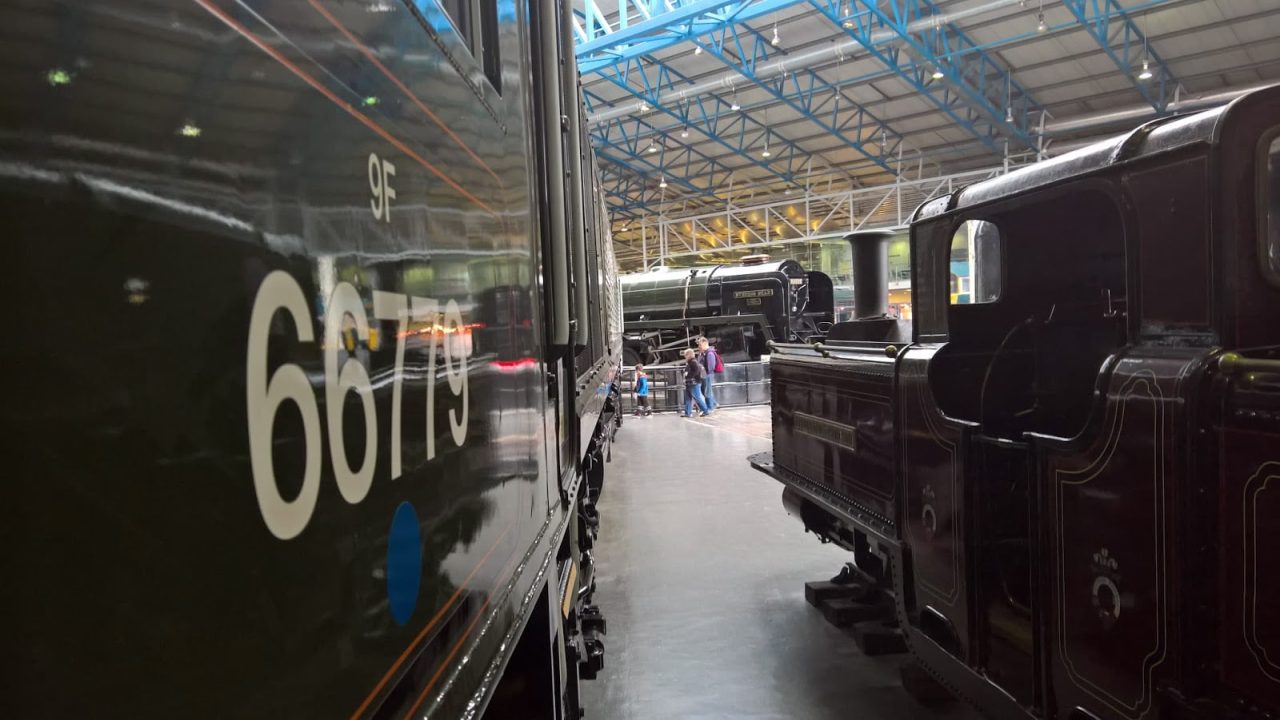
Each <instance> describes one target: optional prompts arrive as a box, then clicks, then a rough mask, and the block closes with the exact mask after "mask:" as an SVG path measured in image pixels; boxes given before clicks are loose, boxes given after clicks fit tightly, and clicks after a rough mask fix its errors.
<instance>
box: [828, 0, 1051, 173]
mask: <svg viewBox="0 0 1280 720" xmlns="http://www.w3.org/2000/svg"><path fill="white" fill-rule="evenodd" d="M810 4H811V5H813V6H814V7H815V8H817V9H818V10H819V11H820V12H821V13H822V14H823V15H824V16H826V17H827V18H828V19H829V20H830V21H831V22H832V23H834V24H835V25H836V26H837V27H841V28H843V29H844V31H845V33H846V34H847V35H848V36H849V37H851V38H853V39H855V40H857V41H858V42H859V43H861V44H862V46H863V47H865V48H866V49H867V50H868V51H869V52H870V53H871V54H872V55H873V56H874V57H875V58H876V59H878V60H879V61H880V62H881V63H883V64H884V65H885V66H886V67H889V68H891V69H893V70H895V71H896V72H897V73H898V75H899V77H901V78H902V79H903V80H904V81H906V82H907V84H908V85H910V86H911V87H912V88H913V89H914V90H915V91H916V92H918V93H919V94H920V95H922V96H923V97H926V98H928V99H929V100H930V101H931V102H932V103H933V104H934V105H935V106H936V107H937V108H938V109H939V110H941V111H942V112H943V113H944V114H946V115H947V117H949V118H951V119H952V120H953V121H954V122H955V123H956V124H958V125H959V126H960V127H962V128H964V129H965V130H966V131H967V132H968V133H969V134H971V135H973V136H974V137H975V138H977V139H978V140H980V141H981V142H982V143H983V144H984V145H986V146H987V147H988V148H990V149H991V150H993V151H995V152H1002V151H1003V147H1002V144H1003V143H1002V139H1003V138H1004V137H1008V138H1010V139H1011V140H1013V141H1014V142H1015V143H1017V144H1018V145H1021V146H1024V147H1026V148H1029V149H1032V150H1036V149H1038V147H1039V141H1038V137H1037V134H1036V132H1035V130H1034V127H1035V125H1036V123H1038V122H1039V120H1040V113H1042V112H1043V107H1041V105H1040V104H1039V103H1038V102H1036V100H1035V99H1034V98H1033V97H1032V96H1031V94H1030V92H1028V91H1027V90H1026V88H1024V87H1023V86H1022V85H1021V84H1020V83H1019V82H1018V81H1016V80H1014V79H1013V75H1012V73H1011V72H1010V71H1009V70H1008V68H1006V67H1004V65H1003V64H1002V63H1000V62H997V61H996V60H995V58H993V57H991V55H990V54H988V53H986V52H984V51H983V50H982V49H981V48H980V47H979V46H978V45H977V43H975V42H974V41H973V40H971V39H970V38H969V37H968V36H967V35H966V34H965V33H964V32H963V31H961V30H960V28H958V27H957V26H956V25H955V24H954V23H936V24H932V25H928V26H927V27H925V28H924V29H916V30H914V31H913V30H912V29H911V25H912V24H913V23H916V22H917V21H921V20H924V21H927V20H928V19H929V18H930V17H932V16H934V15H937V14H938V13H939V10H938V8H937V6H936V5H935V4H934V3H933V2H932V1H931V0H888V1H886V0H853V2H852V3H851V9H852V13H851V14H846V13H844V12H843V10H842V9H841V5H842V3H841V2H840V0H810ZM886 30H887V31H891V32H892V33H893V34H894V35H895V36H896V37H897V39H898V40H900V41H901V42H900V44H899V45H893V46H888V47H884V46H882V45H881V44H880V43H877V42H876V40H875V39H874V37H873V35H874V34H876V33H877V32H880V31H886ZM904 48H906V49H909V50H910V52H905V51H904ZM961 58H963V61H961ZM935 70H938V71H941V73H942V74H943V77H942V78H941V79H939V80H934V79H933V74H934V71H935Z"/></svg>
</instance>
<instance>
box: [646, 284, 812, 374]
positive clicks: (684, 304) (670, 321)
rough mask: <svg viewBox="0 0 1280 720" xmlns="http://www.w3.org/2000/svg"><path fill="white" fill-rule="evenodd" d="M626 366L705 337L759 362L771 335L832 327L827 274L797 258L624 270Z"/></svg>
mask: <svg viewBox="0 0 1280 720" xmlns="http://www.w3.org/2000/svg"><path fill="white" fill-rule="evenodd" d="M622 298H623V301H622V307H623V313H624V315H623V317H624V319H625V321H626V324H625V326H624V336H623V337H624V340H623V344H624V352H625V353H626V357H627V361H628V363H629V364H632V365H633V364H635V363H637V362H667V361H670V360H674V359H676V357H677V355H678V354H679V352H680V351H682V350H683V349H685V348H687V347H690V346H691V345H692V339H693V338H695V337H697V336H698V335H706V336H707V337H709V338H711V339H712V342H713V343H714V344H715V345H716V347H717V349H719V350H720V352H721V353H723V354H724V356H725V358H726V359H728V360H745V359H752V360H758V359H759V358H760V356H761V355H762V354H765V353H767V352H768V344H769V343H770V342H772V341H779V342H796V341H804V340H808V339H809V338H811V337H813V336H815V335H821V334H823V333H825V332H826V330H827V328H829V327H830V326H831V320H832V310H833V295H832V287H831V278H830V277H828V276H827V275H826V274H825V273H821V272H817V271H808V272H806V271H805V270H804V268H803V267H801V266H800V263H798V262H796V261H794V260H781V261H774V262H769V261H767V260H762V261H760V262H751V261H748V262H745V263H743V264H741V265H714V266H704V267H690V268H655V269H652V270H648V271H645V272H639V273H632V274H629V275H624V276H622Z"/></svg>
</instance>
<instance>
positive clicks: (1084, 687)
mask: <svg viewBox="0 0 1280 720" xmlns="http://www.w3.org/2000/svg"><path fill="white" fill-rule="evenodd" d="M1206 358H1207V353H1206V352H1205V351H1203V350H1177V351H1162V350H1159V349H1148V350H1137V351H1132V352H1130V353H1128V354H1127V355H1126V356H1125V357H1123V358H1122V359H1121V360H1120V361H1119V362H1118V363H1117V364H1116V366H1115V368H1114V370H1113V371H1112V375H1111V378H1110V381H1109V387H1108V389H1107V393H1106V400H1105V404H1104V411H1103V412H1102V413H1101V414H1095V416H1094V417H1093V418H1092V420H1091V422H1090V424H1089V427H1088V429H1087V430H1086V431H1085V433H1084V435H1083V436H1082V438H1081V439H1080V440H1079V441H1077V442H1065V441H1061V440H1053V439H1049V438H1040V439H1039V440H1038V444H1037V451H1038V452H1037V454H1038V456H1039V475H1040V483H1041V484H1042V486H1043V487H1044V488H1045V491H1044V493H1043V496H1042V497H1043V502H1042V506H1041V517H1042V518H1043V523H1044V528H1045V532H1044V535H1045V537H1046V540H1047V541H1046V544H1045V546H1044V550H1045V557H1044V560H1043V562H1045V564H1046V572H1045V584H1044V588H1045V595H1046V600H1047V603H1046V606H1047V613H1048V620H1049V629H1050V633H1049V638H1048V640H1047V647H1048V649H1049V655H1050V660H1049V662H1050V668H1051V673H1052V681H1053V686H1054V695H1055V699H1056V702H1057V705H1058V709H1059V712H1062V713H1067V712H1069V711H1070V710H1071V708H1074V707H1077V706H1079V707H1086V708H1090V709H1091V711H1093V712H1095V713H1097V714H1099V717H1102V718H1131V719H1136V718H1144V717H1154V716H1155V713H1156V712H1157V708H1156V702H1157V691H1158V688H1159V687H1160V686H1162V685H1164V684H1166V683H1167V682H1168V681H1169V680H1170V679H1172V678H1174V677H1176V674H1175V673H1176V671H1177V668H1178V664H1179V658H1180V644H1179V642H1178V638H1177V633H1176V627H1177V613H1178V612H1179V610H1180V602H1179V600H1178V599H1177V597H1176V595H1175V593H1176V592H1177V588H1178V575H1179V573H1178V562H1177V561H1178V553H1177V551H1176V549H1175V548H1176V545H1177V543H1178V541H1179V537H1178V535H1177V533H1176V531H1175V528H1176V527H1177V526H1178V523H1179V518H1180V513H1179V512H1178V506H1179V502H1180V498H1181V496H1182V494H1183V493H1184V492H1185V488H1186V484H1187V482H1188V477H1187V473H1186V464H1185V462H1183V457H1184V456H1183V455H1181V453H1179V452H1178V451H1177V448H1178V443H1179V439H1180V438H1183V437H1185V436H1184V434H1183V428H1185V427H1186V426H1187V424H1188V422H1189V419H1188V417H1187V414H1186V408H1187V406H1188V396H1189V394H1190V392H1191V388H1194V387H1195V385H1196V377H1197V373H1198V370H1197V367H1198V366H1200V365H1202V364H1203V362H1204V361H1205V359H1206Z"/></svg>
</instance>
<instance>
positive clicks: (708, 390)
mask: <svg viewBox="0 0 1280 720" xmlns="http://www.w3.org/2000/svg"><path fill="white" fill-rule="evenodd" d="M698 360H699V361H700V362H701V363H702V369H703V370H706V377H704V378H702V399H703V400H705V401H706V403H707V412H711V411H713V410H715V409H716V408H717V407H718V406H719V405H720V403H718V402H716V396H715V393H714V392H712V387H711V386H712V385H713V384H714V379H715V376H716V373H718V372H723V371H724V361H722V360H721V359H720V352H719V351H718V350H716V349H715V348H713V347H711V343H710V342H709V341H708V340H707V338H706V337H705V336H701V337H699V338H698Z"/></svg>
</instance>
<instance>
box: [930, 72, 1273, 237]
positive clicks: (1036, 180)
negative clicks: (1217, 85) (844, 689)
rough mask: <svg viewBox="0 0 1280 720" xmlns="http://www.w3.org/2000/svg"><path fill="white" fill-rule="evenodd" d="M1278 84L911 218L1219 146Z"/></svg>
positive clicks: (939, 201) (933, 203) (992, 182)
mask: <svg viewBox="0 0 1280 720" xmlns="http://www.w3.org/2000/svg"><path fill="white" fill-rule="evenodd" d="M1277 96H1280V85H1273V86H1271V87H1269V88H1265V89H1263V90H1259V91H1256V92H1252V93H1249V94H1247V95H1242V96H1240V97H1238V98H1236V99H1235V100H1233V101H1232V102H1230V103H1227V104H1225V105H1221V106H1219V107H1216V108H1211V109H1209V110H1202V111H1199V112H1194V113H1188V114H1175V115H1168V116H1165V117H1162V118H1157V119H1155V120H1151V121H1150V122H1147V123H1144V124H1142V125H1139V126H1138V127H1136V128H1134V129H1133V130H1131V131H1130V132H1128V133H1126V134H1123V135H1118V136H1116V137H1112V138H1109V139H1107V140H1102V141H1100V142H1097V143H1094V144H1093V145H1088V146H1086V147H1083V148H1080V149H1078V150H1074V151H1072V152H1069V153H1066V154H1065V155H1061V156H1059V157H1056V158H1052V159H1049V160H1045V161H1043V162H1038V163H1036V164H1034V165H1030V166H1028V167H1025V168H1021V169H1018V170H1014V171H1012V172H1009V173H1006V174H1004V175H1001V176H999V177H995V178H991V179H989V180H983V181H982V182H978V183H974V184H972V185H967V186H965V187H962V188H961V189H959V190H957V191H955V192H953V193H951V194H949V195H944V196H942V197H938V198H935V199H933V200H930V201H928V202H925V203H923V204H922V205H920V207H918V208H916V210H915V212H914V213H913V214H912V216H911V222H912V223H915V222H917V221H920V220H925V219H928V218H930V217H935V216H938V215H942V214H944V213H947V212H951V211H954V210H960V209H963V208H968V207H974V206H977V205H981V204H983V203H986V202H991V201H994V200H998V199H1000V198H1003V197H1007V196H1009V195H1015V194H1019V193H1024V192H1028V191H1031V190H1036V189H1040V188H1044V187H1047V186H1050V185H1054V184H1057V183H1062V182H1066V181H1068V180H1072V179H1076V178H1080V177H1083V176H1086V175H1089V174H1091V173H1094V172H1097V171H1100V170H1104V169H1106V168H1109V167H1113V166H1116V165H1120V164H1123V163H1127V162H1132V161H1135V160H1139V159H1141V158H1146V157H1150V156H1153V155H1157V154H1160V153H1164V152H1169V151H1173V150H1177V149H1179V148H1184V147H1186V146H1188V145H1193V144H1195V143H1209V144H1214V145H1216V144H1218V143H1219V142H1220V141H1221V140H1222V138H1223V131H1224V128H1225V127H1226V125H1227V124H1228V120H1229V118H1231V117H1232V116H1233V115H1235V114H1236V113H1237V111H1238V110H1239V109H1240V108H1242V107H1243V106H1246V105H1253V104H1257V103H1266V102H1273V101H1274V100H1275V98H1276V97H1277Z"/></svg>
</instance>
